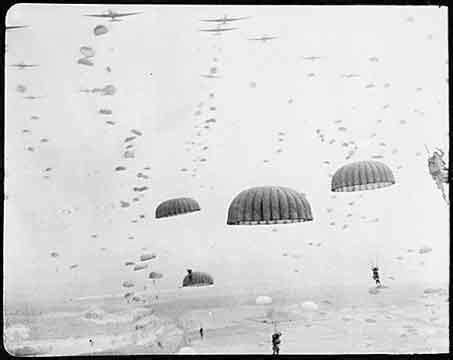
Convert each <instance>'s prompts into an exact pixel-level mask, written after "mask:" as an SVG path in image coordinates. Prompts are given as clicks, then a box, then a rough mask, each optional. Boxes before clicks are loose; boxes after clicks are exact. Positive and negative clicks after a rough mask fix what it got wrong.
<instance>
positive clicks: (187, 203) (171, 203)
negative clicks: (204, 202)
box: [156, 197, 201, 219]
mask: <svg viewBox="0 0 453 360" xmlns="http://www.w3.org/2000/svg"><path fill="white" fill-rule="evenodd" d="M200 210H201V209H200V205H199V204H198V202H197V201H196V200H194V199H192V198H186V197H185V198H176V199H170V200H166V201H164V202H162V203H160V204H159V206H158V207H157V208H156V219H159V218H163V217H169V216H175V215H182V214H186V213H191V212H194V211H200Z"/></svg>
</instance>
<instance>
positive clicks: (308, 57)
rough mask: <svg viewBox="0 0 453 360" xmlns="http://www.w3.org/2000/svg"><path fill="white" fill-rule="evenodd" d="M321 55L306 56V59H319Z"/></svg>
mask: <svg viewBox="0 0 453 360" xmlns="http://www.w3.org/2000/svg"><path fill="white" fill-rule="evenodd" d="M319 59H321V56H304V60H319Z"/></svg>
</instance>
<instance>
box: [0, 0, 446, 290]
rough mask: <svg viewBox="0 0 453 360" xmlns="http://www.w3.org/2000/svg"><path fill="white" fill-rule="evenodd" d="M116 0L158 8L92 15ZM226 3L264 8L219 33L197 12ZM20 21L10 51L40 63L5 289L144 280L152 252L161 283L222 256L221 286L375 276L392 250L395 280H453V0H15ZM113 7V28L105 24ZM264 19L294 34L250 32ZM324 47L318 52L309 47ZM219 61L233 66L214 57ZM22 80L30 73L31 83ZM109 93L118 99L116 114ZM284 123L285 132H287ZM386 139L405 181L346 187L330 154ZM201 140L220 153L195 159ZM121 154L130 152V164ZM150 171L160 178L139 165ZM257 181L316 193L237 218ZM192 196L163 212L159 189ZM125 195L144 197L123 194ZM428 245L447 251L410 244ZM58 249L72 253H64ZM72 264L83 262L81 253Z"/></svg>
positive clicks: (260, 28) (12, 182)
mask: <svg viewBox="0 0 453 360" xmlns="http://www.w3.org/2000/svg"><path fill="white" fill-rule="evenodd" d="M109 8H111V9H113V10H116V11H123V12H124V11H126V12H128V11H143V14H140V15H136V16H132V17H127V18H125V19H124V20H123V21H121V22H113V23H112V22H108V21H103V20H102V19H96V18H89V17H84V16H82V15H83V14H87V13H101V12H104V11H106V10H107V9H109ZM225 14H227V15H228V16H233V17H236V16H250V18H249V19H247V20H242V21H237V22H235V23H234V25H233V26H234V27H238V29H237V30H234V31H231V32H226V33H225V34H223V35H221V36H213V35H212V34H210V33H204V32H200V31H198V30H199V29H208V28H210V27H213V26H212V25H210V24H209V23H201V22H200V21H199V20H200V19H206V18H212V17H221V16H223V15H225ZM6 24H7V25H17V24H26V25H29V26H30V27H29V28H26V29H20V30H11V31H9V32H8V33H7V53H6V65H11V64H14V63H18V62H22V61H23V62H26V63H33V64H39V65H40V66H39V67H38V68H32V69H26V70H17V69H15V68H12V67H7V68H6V121H5V131H6V135H5V142H6V146H5V147H6V149H5V156H6V170H5V171H6V178H5V184H6V185H5V187H6V188H5V193H6V194H7V200H6V201H5V211H6V212H5V215H6V216H5V240H4V271H5V289H6V292H7V294H9V295H11V296H16V295H19V296H27V297H32V296H37V297H47V296H52V297H53V296H65V297H68V296H85V295H94V294H104V293H116V292H119V291H121V283H122V281H123V280H129V279H130V280H137V281H138V283H139V284H140V287H143V284H145V283H147V280H145V277H146V275H147V274H148V272H149V271H158V272H162V273H163V274H164V278H163V279H162V280H161V281H160V282H159V283H158V286H160V287H161V288H162V289H171V288H176V287H177V286H179V285H180V284H181V281H182V278H183V276H184V275H185V271H186V269H187V268H188V267H190V268H192V269H194V270H199V271H207V272H210V273H211V274H212V275H213V277H214V278H215V281H216V286H218V287H236V288H246V287H248V288H253V286H255V285H257V284H258V282H262V281H264V282H270V283H272V284H275V286H279V285H281V284H285V285H291V284H293V285H294V286H295V287H298V288H301V287H303V286H311V285H316V284H320V285H323V284H326V285H328V284H341V283H345V284H346V283H347V284H355V283H357V284H362V285H363V286H367V285H370V286H371V285H372V283H373V281H372V279H371V272H370V269H369V263H370V261H371V260H372V259H374V258H375V257H376V256H378V261H379V264H380V265H381V267H382V273H383V276H384V279H385V276H389V275H391V276H394V277H395V278H396V280H395V281H394V282H391V286H398V283H403V282H409V281H414V282H436V281H448V266H449V214H448V211H449V210H448V207H447V206H446V204H445V202H444V201H443V199H442V197H441V194H440V192H439V190H438V189H437V188H436V186H435V184H434V182H433V180H432V179H431V177H430V175H429V173H428V168H427V156H426V151H425V148H424V144H426V145H427V146H428V148H429V149H430V150H433V149H434V148H435V147H441V148H443V149H444V150H445V151H446V152H447V153H448V146H449V144H448V131H449V125H448V82H447V81H448V48H447V10H446V8H445V7H443V8H439V7H436V6H432V7H422V6H417V7H410V6H404V7H397V6H389V7H386V6H379V7H362V6H353V7H352V6H344V7H335V6H318V7H315V6H259V7H257V6H132V5H130V6H129V5H128V6H82V5H72V6H69V5H67V6H66V5H37V4H34V5H29V4H19V5H15V6H14V7H12V8H11V9H10V10H9V12H8V14H7V18H6ZM100 24H104V25H105V26H107V28H108V29H109V32H108V33H107V34H104V35H101V36H95V35H94V33H93V29H94V27H95V26H96V25H100ZM262 35H271V36H278V38H277V39H274V40H271V41H268V42H260V41H249V40H248V38H253V37H259V36H262ZM81 46H90V47H92V48H93V49H94V50H95V52H96V54H95V57H94V58H93V62H94V66H86V65H81V64H78V63H77V60H78V59H79V58H81V57H82V56H81V54H80V52H79V49H80V47H81ZM310 56H316V57H318V56H319V57H320V59H315V60H307V59H304V57H310ZM214 58H216V59H217V62H214V61H215V60H214ZM376 58H377V59H376ZM107 66H109V67H110V68H111V72H107V71H106V67H107ZM213 66H216V67H217V73H218V75H219V76H221V78H219V79H207V78H203V77H201V76H200V75H201V74H208V73H209V71H210V68H211V67H213ZM150 73H152V75H150ZM342 74H358V75H360V77H352V78H344V77H342ZM253 82H254V83H256V87H253V86H252V85H251V84H252V83H253ZM108 84H113V85H114V86H115V87H116V88H117V92H116V93H115V94H114V95H113V96H102V95H100V94H97V93H94V94H91V93H90V94H87V93H81V92H80V90H81V89H92V88H102V87H104V86H105V85H108ZM18 85H24V86H26V88H27V91H26V92H25V93H24V94H21V93H19V92H18V91H17V86H18ZM373 85H374V86H373ZM211 93H212V94H214V97H210V94H211ZM26 95H35V96H44V97H43V98H41V99H36V100H27V99H24V98H23V96H26ZM200 103H203V104H202V105H201V107H199V104H200ZM213 106H214V107H215V108H216V109H215V110H210V107H213ZM101 108H108V109H111V110H112V111H113V114H112V115H111V116H108V115H101V114H99V113H98V110H99V109H101ZM198 109H201V115H195V113H196V111H197V110H198ZM32 115H36V116H39V119H31V116H32ZM209 118H215V119H216V123H215V124H211V128H210V129H203V130H202V131H201V133H200V135H199V136H197V132H198V131H199V129H195V128H194V126H195V125H198V124H203V122H204V121H205V120H206V119H209ZM108 120H110V121H114V122H115V124H114V125H109V124H106V121H108ZM338 120H342V123H341V124H340V123H334V122H335V121H338ZM380 120H381V121H380ZM402 120H404V121H405V122H404V121H402ZM340 126H344V127H346V128H347V131H344V132H342V131H338V127H340ZM23 129H28V130H30V131H31V133H23V132H22V131H23ZM131 129H137V130H140V131H141V132H142V133H143V136H138V137H137V139H135V140H134V141H132V143H135V144H136V145H135V158H133V159H124V158H123V153H124V147H125V145H127V144H129V143H124V139H125V138H126V137H128V136H131V135H133V134H132V133H131V132H130V130H131ZM316 129H320V131H321V133H322V134H324V136H325V141H324V142H321V140H320V139H319V137H318V136H317V133H316ZM280 131H283V132H285V133H286V136H285V139H284V141H282V142H280V143H279V142H278V132H280ZM373 133H376V136H375V137H374V138H372V137H371V134H373ZM42 138H48V139H49V141H48V142H47V143H42V142H40V139H42ZM331 139H336V143H334V144H329V141H330V140H331ZM350 140H354V141H355V142H356V143H357V144H358V146H359V149H358V151H357V153H356V154H355V155H354V156H352V158H351V159H350V160H346V159H345V156H346V154H347V152H348V150H349V148H350V147H351V146H349V148H348V147H343V146H342V145H341V143H343V142H347V141H350ZM188 141H195V142H196V143H197V144H196V145H194V146H193V145H188V144H186V142H188ZM381 142H384V143H385V146H384V145H379V144H380V143H381ZM206 145H207V146H208V147H209V148H208V149H207V150H202V147H203V146H206ZM29 146H31V147H34V148H35V151H34V152H31V151H28V150H26V148H27V147H29ZM279 148H281V149H283V151H282V152H281V153H277V152H276V150H277V149H279ZM188 149H189V150H188ZM395 149H396V150H397V152H396V151H395ZM417 153H418V154H417ZM378 154H381V155H384V158H383V159H382V160H381V161H383V162H385V163H386V164H387V165H388V166H390V167H391V168H392V170H393V172H394V175H395V178H396V185H394V186H392V187H388V188H385V189H380V190H376V191H368V192H356V193H338V194H336V198H335V199H333V198H332V194H333V193H331V192H330V177H329V174H333V173H334V172H335V170H336V169H337V168H339V167H340V166H342V165H344V164H346V163H347V162H350V161H354V160H367V159H370V157H371V156H372V155H378ZM447 156H448V155H447ZM199 157H205V158H206V159H207V161H206V162H204V163H200V162H198V163H195V162H193V159H195V158H199ZM266 159H267V160H269V163H264V162H263V160H266ZM326 160H328V161H330V163H331V164H330V165H327V164H324V163H323V162H324V161H326ZM120 165H122V166H126V167H127V171H123V172H117V171H114V168H115V167H116V166H120ZM146 166H150V167H151V170H149V171H147V170H143V168H144V167H146ZM194 167H196V168H197V170H196V176H192V169H193V168H194ZM46 168H52V170H50V171H49V172H45V169H46ZM182 168H188V169H189V171H187V172H182V171H181V169H182ZM140 171H142V172H143V173H147V174H149V175H150V179H148V180H146V179H139V178H137V177H136V174H137V173H138V172H140ZM46 174H47V175H48V176H49V178H48V179H46V178H44V177H43V176H44V175H46ZM143 185H147V186H149V187H150V190H149V191H146V192H144V193H143V194H144V197H143V198H142V199H141V200H140V201H138V202H132V201H131V200H132V198H133V197H135V196H136V195H137V193H135V192H134V191H133V190H132V189H133V187H135V186H143ZM260 185H280V186H288V187H291V188H293V189H295V190H297V191H300V192H303V193H305V194H306V196H307V199H308V201H309V202H310V204H311V207H312V211H313V215H314V221H313V222H310V223H298V224H291V225H278V226H275V227H276V228H277V229H278V231H277V232H272V231H271V229H272V228H273V226H227V225H226V217H227V211H228V206H229V203H230V202H231V200H232V199H233V198H234V197H235V196H236V195H237V194H238V193H239V192H240V191H242V190H244V189H246V188H249V187H252V186H260ZM179 196H189V197H193V198H195V199H197V200H198V201H199V203H200V205H201V208H202V210H201V211H200V212H198V213H194V214H189V215H185V216H180V217H174V218H168V219H158V220H157V219H154V211H155V208H156V206H157V205H158V204H159V203H160V202H161V201H163V200H166V199H168V198H173V197H179ZM359 196H362V197H361V198H359ZM120 200H123V201H128V202H131V206H130V207H128V208H122V207H121V206H120ZM350 201H355V205H354V206H352V207H351V206H349V205H348V202H350ZM327 208H332V209H333V211H332V212H331V213H328V212H327V210H326V209H327ZM348 213H351V214H352V217H347V214H348ZM140 214H145V216H146V217H145V219H139V215H140ZM361 216H366V217H367V219H374V218H379V221H378V222H366V220H364V219H361ZM133 219H139V221H138V223H132V222H131V220H133ZM332 221H334V222H335V223H336V225H335V226H330V225H329V223H331V222H332ZM344 224H348V225H349V227H348V228H347V229H345V230H343V229H342V227H343V225H344ZM93 234H97V235H98V237H97V238H93V237H92V236H91V235H93ZM129 236H134V239H128V237H129ZM309 242H314V243H318V242H321V243H322V245H321V246H319V247H317V246H310V245H308V243H309ZM423 245H428V246H431V247H432V248H433V251H432V252H431V253H428V254H426V255H419V254H418V253H417V252H415V253H408V252H407V249H409V248H412V249H417V250H418V249H419V248H420V247H421V246H423ZM102 247H105V248H107V250H106V251H101V250H100V249H101V248H102ZM143 247H146V248H147V249H148V250H149V251H152V252H156V253H157V254H158V258H157V259H156V260H152V261H151V263H150V268H149V269H147V270H145V271H142V272H133V271H132V269H131V268H127V267H125V266H124V262H125V261H127V260H133V261H134V260H135V261H136V260H138V257H139V256H140V254H141V253H143V251H142V248H143ZM52 251H57V252H58V253H59V254H60V257H59V258H58V259H53V258H51V257H50V253H51V252H52ZM284 252H288V253H289V254H296V255H299V256H298V258H293V257H291V256H283V255H282V254H283V253H284ZM397 256H403V257H404V259H403V260H397V259H395V258H396V257H397ZM296 257H297V256H296ZM420 261H424V265H420V264H419V262H420ZM71 264H79V267H78V268H76V269H72V270H70V269H69V266H70V265H71ZM56 265H58V266H59V271H58V272H56V271H55V268H56ZM294 269H299V272H294ZM148 270H149V271H148ZM146 271H147V272H146ZM387 282H389V280H387Z"/></svg>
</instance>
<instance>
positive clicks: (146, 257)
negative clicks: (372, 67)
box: [140, 254, 156, 261]
mask: <svg viewBox="0 0 453 360" xmlns="http://www.w3.org/2000/svg"><path fill="white" fill-rule="evenodd" d="M155 258H156V254H143V255H141V256H140V261H148V260H152V259H155Z"/></svg>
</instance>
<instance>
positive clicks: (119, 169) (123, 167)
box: [115, 166, 126, 171]
mask: <svg viewBox="0 0 453 360" xmlns="http://www.w3.org/2000/svg"><path fill="white" fill-rule="evenodd" d="M123 170H126V167H125V166H117V167H116V168H115V171H123Z"/></svg>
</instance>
